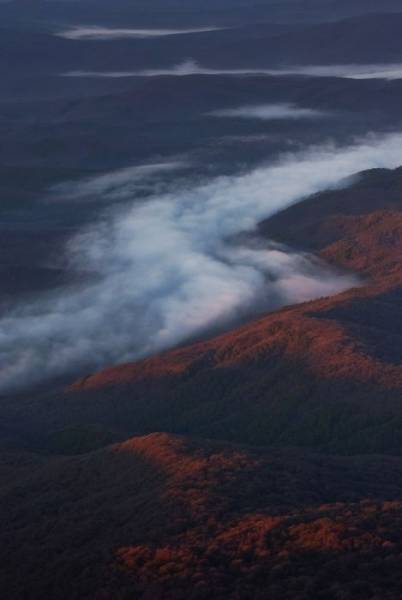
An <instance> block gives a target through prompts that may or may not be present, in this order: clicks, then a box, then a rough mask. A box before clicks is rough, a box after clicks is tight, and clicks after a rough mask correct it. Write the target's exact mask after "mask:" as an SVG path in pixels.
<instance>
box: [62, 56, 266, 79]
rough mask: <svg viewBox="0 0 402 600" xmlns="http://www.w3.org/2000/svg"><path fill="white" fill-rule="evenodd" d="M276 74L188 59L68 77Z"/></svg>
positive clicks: (79, 73)
mask: <svg viewBox="0 0 402 600" xmlns="http://www.w3.org/2000/svg"><path fill="white" fill-rule="evenodd" d="M255 74H259V75H275V74H277V72H276V71H272V69H211V68H208V67H203V66H201V65H199V64H198V63H197V62H195V61H194V60H191V59H190V60H186V61H184V62H182V63H180V64H178V65H174V66H172V67H168V68H160V69H142V70H134V71H70V72H68V73H64V76H66V77H116V78H119V77H162V76H170V77H186V76H189V75H232V76H234V77H239V76H243V77H244V76H247V75H255Z"/></svg>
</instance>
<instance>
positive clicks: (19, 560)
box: [0, 434, 402, 600]
mask: <svg viewBox="0 0 402 600" xmlns="http://www.w3.org/2000/svg"><path fill="white" fill-rule="evenodd" d="M16 463H17V461H16V458H15V455H12V454H11V455H10V454H9V455H6V456H4V457H3V460H2V463H1V465H2V472H4V468H3V465H7V464H9V465H12V466H13V467H14V466H15V464H16ZM19 469H20V477H19V479H18V480H17V481H15V479H14V480H13V479H11V480H10V479H9V480H8V483H3V484H2V486H1V488H0V504H1V512H0V514H1V529H2V541H1V544H0V558H1V564H2V573H3V575H2V593H3V594H4V596H3V597H5V598H7V600H14V599H15V600H16V599H17V598H18V599H19V598H29V599H30V600H37V599H39V598H43V597H50V598H52V599H53V600H64V599H67V598H68V599H69V600H71V599H74V600H75V599H77V600H78V599H80V600H81V599H83V598H88V599H89V598H91V599H104V600H106V599H107V600H108V599H110V600H111V599H113V600H116V599H123V598H138V599H144V600H145V599H148V598H149V599H150V598H152V599H155V600H159V599H162V598H164V599H172V600H173V599H174V600H180V599H183V600H184V599H189V598H191V599H194V600H195V599H203V598H208V597H211V595H212V597H213V598H217V599H221V598H222V599H223V598H225V599H226V598H234V599H240V598H244V599H250V600H251V599H255V598H257V599H261V600H262V599H265V598H267V594H268V595H269V596H268V597H269V598H272V599H273V600H279V599H281V600H282V599H283V598H289V599H292V600H302V599H307V598H308V599H309V600H315V599H319V598H328V599H330V600H336V599H339V598H354V599H357V598H358V599H360V598H362V599H363V598H368V597H370V598H376V597H380V596H376V593H377V592H378V590H385V589H386V590H387V595H386V598H388V599H396V598H398V597H399V595H398V594H399V590H400V584H401V579H400V568H401V565H402V563H401V561H402V538H401V533H400V523H401V522H402V487H401V485H400V480H401V477H400V474H401V470H402V462H401V459H399V458H380V457H377V458H376V457H372V458H359V459H357V458H354V459H342V458H325V457H319V456H314V455H311V454H303V453H300V452H293V451H284V452H279V451H272V450H271V451H268V450H266V449H264V448H260V449H250V448H247V447H242V446H232V445H228V444H222V443H213V442H209V441H197V440H191V439H185V438H178V437H173V436H167V435H164V434H154V435H151V436H148V437H145V438H134V439H132V440H128V441H126V442H124V443H123V444H119V445H116V446H112V447H110V448H107V449H104V450H101V451H98V452H95V453H92V454H88V455H85V456H83V457H73V458H61V459H60V458H52V459H49V460H48V461H44V460H42V461H36V462H34V461H32V460H30V459H29V458H24V459H20V464H19ZM356 571H358V575H357V574H356ZM21 574H23V576H21ZM382 597H385V596H382Z"/></svg>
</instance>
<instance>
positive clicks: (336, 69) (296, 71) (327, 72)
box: [63, 60, 402, 80]
mask: <svg viewBox="0 0 402 600" xmlns="http://www.w3.org/2000/svg"><path fill="white" fill-rule="evenodd" d="M190 75H228V76H233V77H247V76H251V75H266V76H269V77H273V76H274V77H285V76H292V75H306V76H309V77H340V78H343V79H385V80H393V79H401V78H402V65H401V64H388V65H382V64H378V65H295V66H290V67H286V68H282V69H275V68H266V69H264V68H249V69H247V68H243V69H218V68H216V69H212V68H209V67H203V66H202V65H199V64H198V63H197V62H195V61H194V60H186V61H184V62H182V63H180V64H178V65H175V66H172V67H170V68H169V67H168V68H160V69H143V70H133V71H70V72H68V73H63V76H65V77H88V78H92V77H100V78H122V77H162V76H168V77H186V76H190Z"/></svg>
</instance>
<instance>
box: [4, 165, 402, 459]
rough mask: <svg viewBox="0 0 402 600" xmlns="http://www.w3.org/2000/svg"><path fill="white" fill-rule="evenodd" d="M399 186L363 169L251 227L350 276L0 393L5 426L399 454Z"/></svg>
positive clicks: (401, 181) (42, 438)
mask: <svg viewBox="0 0 402 600" xmlns="http://www.w3.org/2000/svg"><path fill="white" fill-rule="evenodd" d="M401 190H402V170H401V169H397V170H396V171H393V172H391V171H381V170H380V171H372V172H368V173H366V174H363V175H362V177H361V179H360V180H358V181H357V182H355V183H353V184H352V185H351V186H350V187H349V188H348V189H346V190H345V189H339V190H335V191H332V192H327V193H324V194H319V195H317V196H315V197H313V198H309V199H307V200H305V201H304V202H302V203H300V204H298V205H296V206H294V207H292V208H290V209H288V210H287V211H286V212H284V213H282V214H280V215H278V216H276V217H273V218H272V219H270V220H268V221H267V222H266V223H264V224H262V225H261V233H263V234H264V235H267V236H269V237H270V238H274V239H277V240H278V239H279V240H280V241H282V242H284V241H287V242H289V243H292V244H293V245H295V244H298V243H300V241H301V240H309V242H308V244H307V246H310V248H309V249H310V250H314V251H316V252H317V253H318V254H319V255H320V256H321V257H323V258H325V260H327V261H331V262H332V263H333V264H334V265H339V266H340V267H342V268H348V269H352V270H354V271H357V272H358V273H360V277H361V280H360V285H359V286H357V287H356V288H354V289H352V290H350V291H348V292H345V293H343V294H340V295H338V296H335V297H332V298H324V299H320V300H317V301H314V302H309V303H306V304H303V305H298V306H295V307H289V308H285V309H283V310H281V311H278V312H275V313H272V314H268V315H266V316H264V317H262V318H261V319H259V320H257V321H254V322H252V323H250V324H247V325H245V326H243V327H241V328H239V329H237V330H234V331H231V332H229V333H226V334H224V335H221V336H218V337H216V338H214V339H211V340H208V341H200V342H198V343H196V344H194V345H191V346H189V347H182V348H179V349H177V350H174V351H171V352H168V353H165V354H162V355H160V356H157V357H154V358H151V359H147V360H144V361H141V362H139V363H134V364H128V365H122V366H117V367H113V368H110V369H107V370H105V371H103V372H100V373H97V374H94V375H92V376H88V377H86V378H84V379H82V380H81V381H79V382H77V383H76V384H74V385H73V386H71V387H70V389H69V390H68V391H67V392H66V393H65V394H62V395H60V394H50V395H47V396H46V395H45V396H43V395H41V394H40V395H39V397H29V398H20V399H18V401H16V400H15V399H10V400H4V401H3V402H2V407H1V412H2V416H3V422H4V423H5V425H6V426H7V428H8V431H11V432H12V431H15V432H17V431H19V432H21V431H23V432H25V435H26V437H27V439H31V440H32V443H34V444H39V445H40V444H45V446H46V444H47V443H48V442H47V440H48V437H49V435H51V436H54V434H55V432H63V431H65V430H66V429H67V430H71V429H73V430H77V429H78V430H79V429H80V428H81V429H83V430H85V429H86V428H88V427H90V428H94V427H96V428H98V429H100V430H101V431H103V430H105V431H107V432H109V433H111V434H112V435H116V434H117V435H119V436H121V435H126V436H128V435H131V434H137V433H148V432H152V431H155V430H163V431H170V432H175V433H189V434H192V435H200V436H207V437H213V438H219V439H225V440H232V441H241V442H247V443H257V444H280V445H282V446H283V445H285V446H286V445H304V446H309V447H315V448H317V449H321V450H329V451H334V452H344V453H356V452H371V451H381V452H396V453H400V452H401V451H402V419H401V411H402V365H401V360H402V355H401V354H402V353H401V348H402V320H401V318H400V314H401V307H402V295H401V289H402V287H401V284H402V266H401V262H400V256H401V252H402V214H401V207H402V193H401ZM305 246H306V244H305ZM133 333H134V334H135V332H133ZM379 398H380V399H381V401H379Z"/></svg>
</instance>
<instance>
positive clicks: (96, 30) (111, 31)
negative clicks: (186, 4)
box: [55, 25, 220, 40]
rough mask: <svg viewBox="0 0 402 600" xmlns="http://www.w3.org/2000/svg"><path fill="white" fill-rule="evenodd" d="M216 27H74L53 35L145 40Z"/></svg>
mask: <svg viewBox="0 0 402 600" xmlns="http://www.w3.org/2000/svg"><path fill="white" fill-rule="evenodd" d="M219 30H220V28H218V27H199V28H195V29H135V28H112V27H100V26H97V25H89V26H76V27H72V28H70V29H66V30H65V31H60V32H58V33H56V34H55V35H56V36H58V37H62V38H65V39H68V40H118V39H130V38H134V39H147V38H151V39H152V38H158V37H166V36H173V35H186V34H190V33H203V32H208V31H219Z"/></svg>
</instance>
